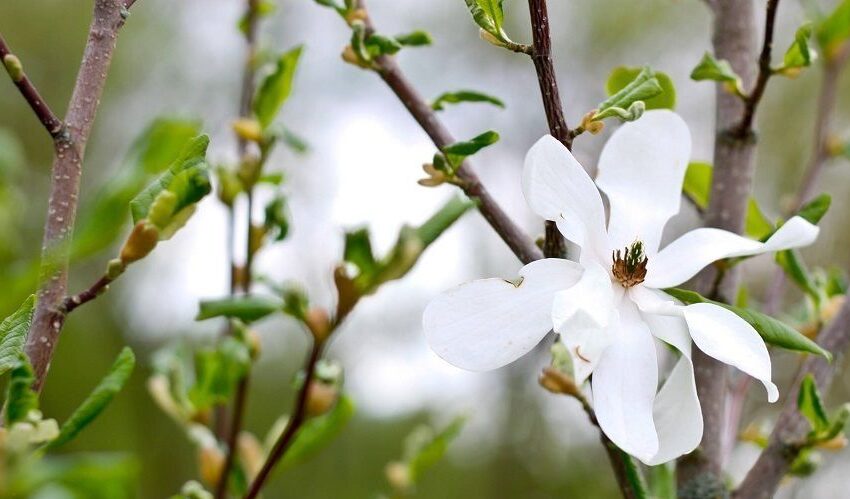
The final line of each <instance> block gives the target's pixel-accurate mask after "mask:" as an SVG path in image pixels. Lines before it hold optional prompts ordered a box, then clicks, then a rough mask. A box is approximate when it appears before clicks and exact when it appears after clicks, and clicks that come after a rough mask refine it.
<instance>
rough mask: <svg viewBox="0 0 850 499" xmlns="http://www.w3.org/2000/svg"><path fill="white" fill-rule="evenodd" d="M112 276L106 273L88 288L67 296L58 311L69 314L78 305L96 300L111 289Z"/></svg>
mask: <svg viewBox="0 0 850 499" xmlns="http://www.w3.org/2000/svg"><path fill="white" fill-rule="evenodd" d="M113 280H114V279H112V278H111V277H109V276H107V275H104V276H102V277H101V278H100V279H98V280H97V281H95V283H94V284H92V285H91V286H89V287H88V288H87V289H85V290H83V291H81V292H79V293H77V294H75V295H73V296H66V297H65V299H64V300H62V303H61V304H60V305H59V307H58V312H59V313H61V314H62V315H63V316H64V315H68V314H70V313H71V312H73V311H74V310H75V309H76V308H77V307H79V306H81V305H85V304H86V303H88V302H90V301H92V300H94V299H95V298H97V297H98V296H100V295H101V294H103V293H105V292H106V291H107V290H108V289H109V285H110V284H112V281H113Z"/></svg>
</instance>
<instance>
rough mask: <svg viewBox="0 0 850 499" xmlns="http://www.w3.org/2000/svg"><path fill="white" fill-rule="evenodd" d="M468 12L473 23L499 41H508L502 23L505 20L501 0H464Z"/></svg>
mask: <svg viewBox="0 0 850 499" xmlns="http://www.w3.org/2000/svg"><path fill="white" fill-rule="evenodd" d="M465 1H466V7H467V8H468V9H469V13H470V14H472V19H473V20H474V21H475V24H477V25H478V27H480V28H481V29H483V30H484V31H486V32H487V33H489V34H491V35H493V37H495V38H496V39H497V40H499V41H501V42H505V41H508V40H509V39H508V37H507V35H506V34H505V31H504V30H503V29H502V24H503V23H504V22H505V12H504V9H503V8H502V0H465Z"/></svg>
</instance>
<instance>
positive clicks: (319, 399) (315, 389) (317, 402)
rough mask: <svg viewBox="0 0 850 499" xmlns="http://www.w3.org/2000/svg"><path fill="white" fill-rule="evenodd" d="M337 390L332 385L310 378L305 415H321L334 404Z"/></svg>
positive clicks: (337, 393)
mask: <svg viewBox="0 0 850 499" xmlns="http://www.w3.org/2000/svg"><path fill="white" fill-rule="evenodd" d="M338 396H339V391H338V390H337V388H336V387H335V386H333V385H329V384H327V383H322V382H321V381H317V380H312V381H310V386H308V387H307V406H306V408H307V415H308V416H310V417H315V416H321V415H322V414H324V413H326V412H328V411H329V410H331V408H332V407H333V406H334V404H336V401H337V398H338Z"/></svg>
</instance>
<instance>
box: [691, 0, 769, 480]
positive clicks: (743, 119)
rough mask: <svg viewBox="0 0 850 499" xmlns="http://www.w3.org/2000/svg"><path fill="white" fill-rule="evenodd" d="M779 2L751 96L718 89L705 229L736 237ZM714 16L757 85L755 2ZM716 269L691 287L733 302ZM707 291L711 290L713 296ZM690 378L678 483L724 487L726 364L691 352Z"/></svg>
mask: <svg viewBox="0 0 850 499" xmlns="http://www.w3.org/2000/svg"><path fill="white" fill-rule="evenodd" d="M778 3H779V2H778V0H770V1H769V2H768V5H767V14H766V22H765V33H764V42H763V45H762V50H761V55H760V56H759V58H758V71H759V75H758V77H757V78H755V85H754V86H753V87H752V91H751V92H750V93H749V97H748V98H746V99H744V100H743V101H742V100H741V99H740V98H739V97H737V96H735V95H732V94H730V93H728V92H727V91H725V90H724V89H723V87H722V85H717V136H716V139H715V144H714V172H713V175H712V183H711V194H710V200H711V201H710V202H709V206H708V209H707V210H706V214H705V225H706V226H708V227H717V228H720V229H725V230H728V231H731V232H735V233H738V234H740V233H741V232H742V231H743V228H744V219H745V214H746V209H747V202H748V199H749V195H750V192H751V191H752V183H753V175H754V172H755V162H754V152H755V134H754V133H753V130H752V125H753V120H754V117H755V113H756V110H757V108H758V104H759V103H760V101H761V97H762V95H763V94H764V90H765V86H766V84H767V80H768V78H769V76H770V71H771V70H770V54H771V48H772V45H773V27H774V19H775V16H776V9H777V7H778ZM710 5H711V7H712V8H713V11H714V16H715V19H714V35H713V37H712V42H713V45H714V52H715V54H716V56H717V57H718V58H720V59H726V60H727V61H729V63H730V64H731V66H732V68H733V69H734V70H735V72H736V73H737V74H738V75H740V77H741V79H742V82H743V84H744V86H749V85H750V84H751V82H753V81H754V74H753V73H754V72H755V70H756V67H755V64H754V63H755V61H756V56H755V53H756V47H755V44H754V42H755V40H754V39H753V36H752V33H753V24H754V23H755V14H754V8H753V2H751V1H740V0H716V1H713V2H711V3H710ZM717 272H718V269H717V268H716V267H714V266H712V267H709V268H707V269H705V270H704V271H703V272H701V273H700V275H699V276H698V277H697V278H696V280H695V283H694V285H695V288H696V289H697V291H699V292H701V293H703V294H709V293H711V294H713V295H715V296H713V298H715V299H719V300H722V301H727V302H731V301H732V300H733V299H734V297H735V295H736V292H737V287H738V279H739V277H738V271H737V269H732V270H731V271H730V272H727V273H726V275H725V276H723V278H718V277H719V276H718V275H717ZM712 288H715V289H716V292H713V293H712ZM693 359H694V372H695V375H696V383H697V392H698V395H699V400H700V405H701V406H702V412H703V419H704V423H705V426H704V428H705V430H704V432H703V439H702V443H701V444H700V449H699V450H698V451H696V452H694V453H692V454H690V455H689V456H686V457H684V458H682V459H681V460H680V464H679V467H678V471H677V475H678V476H677V479H678V481H679V484H680V485H681V486H686V485H688V484H690V483H692V481H693V480H694V479H695V478H700V477H701V480H712V481H713V482H714V483H716V484H720V485H722V484H723V480H722V476H721V466H722V459H723V435H724V427H725V415H726V389H727V384H726V383H727V382H726V377H727V376H726V375H727V369H726V366H725V365H724V364H722V363H720V362H718V361H716V360H714V359H713V358H711V357H709V356H708V355H706V354H704V353H703V352H702V351H701V350H699V349H698V348H694V352H693Z"/></svg>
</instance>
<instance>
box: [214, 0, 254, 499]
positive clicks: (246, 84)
mask: <svg viewBox="0 0 850 499" xmlns="http://www.w3.org/2000/svg"><path fill="white" fill-rule="evenodd" d="M259 5H260V2H259V0H247V6H246V8H245V22H246V30H245V42H246V45H247V56H246V58H245V68H244V70H243V74H242V91H241V92H240V98H239V116H240V117H241V118H247V117H250V115H251V103H252V101H253V99H254V91H255V89H254V79H255V73H256V71H255V58H256V52H257V34H258V31H259V29H258V28H259V20H260V15H259V14H260V13H259ZM237 140H238V143H237V144H238V147H237V150H238V153H239V160H240V161H245V160H246V158H245V153H246V150H247V146H248V143H247V142H246V141H245V139H243V138H242V137H237ZM246 195H247V199H248V202H247V207H246V218H247V221H248V225H247V230H246V232H247V234H246V238H245V240H246V246H247V252H246V256H245V265H244V266H243V267H242V272H239V273H238V274H237V273H235V272H234V269H236V268H237V266H236V263H235V261H234V259H233V258H234V251H233V245H234V243H235V233H234V230H233V229H234V227H233V223H234V221H235V214H234V212H233V207H232V206H230V207H229V211H230V218H229V220H228V223H229V224H230V225H229V229H228V232H229V236H230V238H229V240H228V244H229V245H230V251H229V254H230V261H229V262H228V266H229V267H230V271H231V283H230V294H231V296H232V295H234V294H235V293H236V291H237V285H241V287H242V290H243V291H244V292H245V293H250V290H251V267H252V265H253V251H252V244H251V240H252V237H251V229H252V223H253V220H252V211H253V206H254V193H253V188H252V189H249V190H248V192H247V193H246ZM237 275H238V277H239V282H237V279H236V278H237ZM227 330H228V332H232V328H231V327H230V326H229V325H228V329H227ZM250 378H251V374H250V372H247V373H245V376H243V377H242V379H240V380H239V383H237V385H236V391H235V394H234V400H233V410H232V413H231V416H230V425H229V426H227V449H226V454H225V459H224V466H223V467H222V473H221V478H220V479H219V481H218V483H217V484H216V490H215V497H216V499H223V498H224V497H226V496H227V485H228V482H229V480H230V470H231V469H232V468H233V465H234V462H235V460H236V446H237V440H238V438H239V433H240V432H241V431H242V425H243V421H244V419H245V409H246V406H247V399H248V388H249V386H250V383H251V380H250ZM224 414H225V413H224V412H223V410H222V411H218V412H217V416H218V418H219V419H226V418H225V416H224ZM219 427H225V425H223V424H220V425H219Z"/></svg>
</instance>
